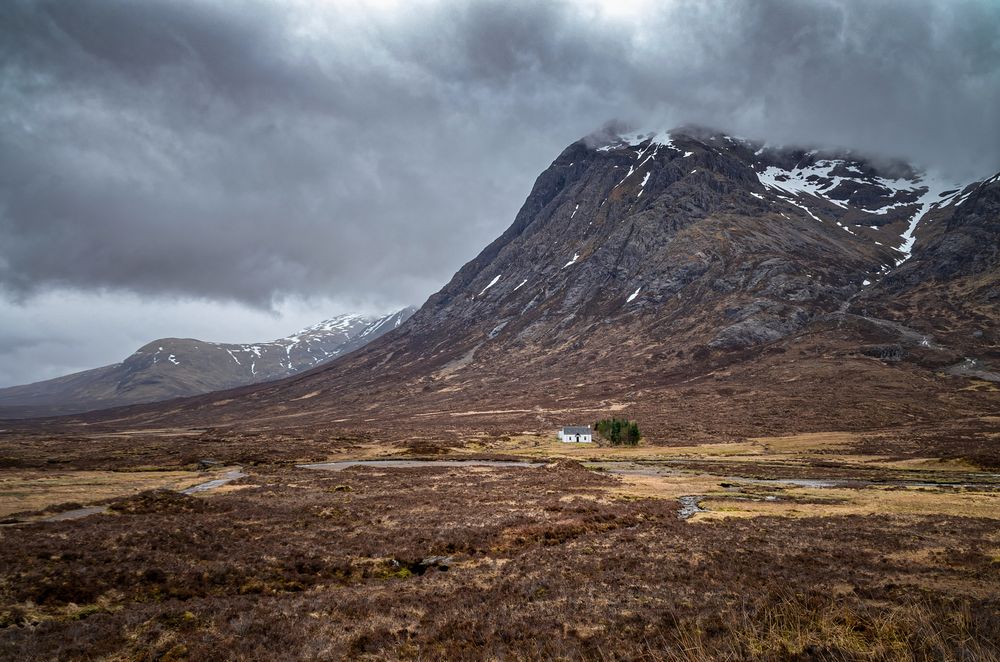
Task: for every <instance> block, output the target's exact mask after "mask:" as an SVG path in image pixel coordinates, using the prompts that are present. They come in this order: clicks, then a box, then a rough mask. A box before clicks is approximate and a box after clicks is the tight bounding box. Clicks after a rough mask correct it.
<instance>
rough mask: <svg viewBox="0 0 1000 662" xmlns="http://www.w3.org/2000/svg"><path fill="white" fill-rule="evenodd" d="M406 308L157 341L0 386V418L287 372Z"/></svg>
mask: <svg viewBox="0 0 1000 662" xmlns="http://www.w3.org/2000/svg"><path fill="white" fill-rule="evenodd" d="M414 310H415V309H414V308H405V309H403V310H400V311H397V312H395V313H392V314H390V315H385V316H383V317H371V316H365V315H356V314H348V315H340V316H338V317H333V318H331V319H328V320H325V321H323V322H320V323H319V324H315V325H313V326H310V327H309V328H307V329H303V330H302V331H299V332H298V333H295V334H292V335H290V336H288V337H286V338H280V339H278V340H272V341H269V342H261V343H253V344H241V345H238V344H229V343H215V342H205V341H202V340H195V339H192V338H161V339H159V340H154V341H153V342H151V343H148V344H146V345H144V346H143V347H141V348H140V349H139V350H138V351H136V352H135V353H134V354H132V355H131V356H129V357H128V358H127V359H125V360H124V361H122V362H121V363H116V364H114V365H109V366H104V367H101V368H95V369H93V370H85V371H83V372H77V373H74V374H71V375H66V376H64V377H57V378H55V379H48V380H45V381H41V382H36V383H34V384H26V385H24V386H12V387H9V388H4V389H0V418H27V417H33V416H49V415H57V414H68V413H76V412H83V411H91V410H95V409H104V408H108V407H116V406H119V405H127V404H139V403H145V402H157V401H160V400H166V399H169V398H175V397H179V396H185V395H197V394H200V393H208V392H210V391H217V390H221V389H227V388H232V387H235V386H243V385H246V384H254V383H258V382H265V381H270V380H274V379H280V378H282V377H288V376H290V375H294V374H296V373H298V372H301V371H303V370H306V369H308V368H312V367H314V366H316V365H318V364H320V363H323V362H324V361H329V360H331V359H333V358H336V357H338V356H343V355H344V354H347V353H348V352H351V351H353V350H355V349H358V348H359V347H363V346H364V345H366V344H367V343H369V342H371V341H372V340H375V339H376V338H378V337H380V336H382V335H383V334H384V333H386V332H387V331H391V330H392V329H395V328H397V327H398V326H399V325H400V324H402V323H403V322H404V321H405V320H406V319H407V318H409V317H410V315H412V314H413V312H414Z"/></svg>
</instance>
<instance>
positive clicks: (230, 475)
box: [181, 469, 246, 495]
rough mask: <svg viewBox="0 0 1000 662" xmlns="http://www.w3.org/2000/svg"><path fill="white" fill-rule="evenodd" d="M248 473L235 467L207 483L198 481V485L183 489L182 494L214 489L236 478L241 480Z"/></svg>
mask: <svg viewBox="0 0 1000 662" xmlns="http://www.w3.org/2000/svg"><path fill="white" fill-rule="evenodd" d="M245 477H246V474H245V473H243V471H242V470H240V469H233V470H232V471H227V472H226V473H224V474H222V475H221V476H219V477H218V478H216V479H214V480H210V481H208V482H205V483H198V484H197V485H192V486H191V487H189V488H187V489H185V490H181V494H188V495H191V494H197V493H198V492H207V491H209V490H214V489H215V488H217V487H222V486H223V485H226V484H228V483H231V482H233V481H234V480H239V479H240V478H245Z"/></svg>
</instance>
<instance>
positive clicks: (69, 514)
mask: <svg viewBox="0 0 1000 662" xmlns="http://www.w3.org/2000/svg"><path fill="white" fill-rule="evenodd" d="M106 511H107V507H106V506H88V507H86V508H74V509H73V510H67V511H64V512H61V513H56V514H55V515H49V516H48V517H43V518H42V519H40V520H38V521H40V522H64V521H66V520H72V519H80V518H81V517H86V516H88V515H96V514H97V513H103V512H106Z"/></svg>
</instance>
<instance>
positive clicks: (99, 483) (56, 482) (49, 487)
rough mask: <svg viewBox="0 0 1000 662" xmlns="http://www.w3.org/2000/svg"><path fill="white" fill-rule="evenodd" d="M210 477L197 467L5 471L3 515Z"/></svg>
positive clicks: (0, 499)
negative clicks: (134, 469) (191, 468)
mask: <svg viewBox="0 0 1000 662" xmlns="http://www.w3.org/2000/svg"><path fill="white" fill-rule="evenodd" d="M207 480H211V474H209V473H207V472H194V471H3V472H0V516H7V515H11V514H13V513H18V512H26V511H38V510H44V509H46V508H48V507H50V506H55V505H57V504H64V503H79V504H90V503H95V502H98V501H104V500H107V499H113V498H116V497H122V496H127V495H129V494H137V493H139V492H143V491H146V490H155V489H164V488H166V489H172V490H181V489H184V488H187V487H191V486H192V485H197V484H198V483H202V482H205V481H207Z"/></svg>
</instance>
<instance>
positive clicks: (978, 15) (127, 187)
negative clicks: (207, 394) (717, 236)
mask: <svg viewBox="0 0 1000 662" xmlns="http://www.w3.org/2000/svg"><path fill="white" fill-rule="evenodd" d="M352 7H353V4H351V5H348V4H333V5H322V4H317V5H316V6H315V7H310V6H308V5H304V4H301V3H299V4H293V5H288V4H285V3H280V2H255V3H245V2H214V3H211V2H184V1H178V0H170V1H162V2H158V1H151V0H147V1H144V2H125V1H119V2H116V1H113V0H101V1H96V0H74V2H55V1H53V2H21V1H14V2H8V3H5V4H4V6H3V8H2V9H0V12H2V14H3V15H2V16H0V289H3V290H4V291H6V293H7V294H8V295H9V296H12V297H15V298H20V299H25V300H28V301H30V297H31V295H33V294H36V293H38V292H39V291H44V290H47V289H52V288H64V287H69V288H74V289H79V290H111V291H116V290H120V291H130V292H134V293H138V294H141V295H156V296H158V295H169V296H198V297H207V298H214V299H218V300H227V299H228V300H237V301H243V302H246V303H250V304H252V305H260V306H268V305H270V304H271V303H272V302H274V301H275V300H278V299H280V298H281V297H283V296H308V295H313V294H319V295H323V296H345V295H352V296H356V297H361V298H366V299H369V300H371V301H387V302H393V303H397V302H398V303H404V302H419V301H420V300H421V299H422V298H423V297H424V296H426V295H427V294H429V293H430V292H431V291H433V290H434V289H436V288H437V287H439V286H440V285H441V284H443V283H444V282H445V281H446V280H447V279H448V278H449V276H450V275H451V273H452V272H453V271H454V270H455V269H456V268H457V267H458V266H460V265H461V264H462V263H463V262H465V261H466V260H468V259H470V258H471V257H472V256H474V255H475V253H476V252H477V251H478V250H479V248H481V247H482V246H484V245H485V244H486V243H488V242H489V241H490V240H491V239H492V238H493V237H494V236H496V235H497V234H499V233H500V232H501V231H502V230H503V229H504V228H505V227H506V225H507V224H508V223H509V222H510V221H511V220H512V218H513V215H514V213H515V212H516V209H517V207H518V206H519V204H520V202H521V201H522V200H523V198H524V196H525V195H526V193H527V191H528V188H529V187H530V184H531V181H532V180H533V179H534V177H535V176H536V175H537V173H538V172H539V171H540V170H541V169H542V168H544V167H545V165H547V164H548V162H550V161H551V160H552V159H553V158H554V157H555V156H556V155H557V154H558V152H559V151H560V150H561V149H562V148H563V147H564V146H565V145H566V144H568V143H569V142H572V141H573V140H575V139H577V138H579V137H581V136H582V135H584V134H585V133H587V132H588V131H590V130H592V129H594V128H595V127H597V126H599V125H601V124H602V123H603V122H604V121H605V120H607V119H608V118H611V117H619V118H622V119H625V120H629V121H632V122H638V123H641V124H648V125H651V126H655V127H660V126H665V125H666V126H671V125H676V124H680V123H686V122H697V123H700V124H707V125H714V126H718V127H720V128H723V129H727V130H730V131H733V132H736V133H740V134H743V135H748V136H751V137H757V138H763V139H768V140H771V141H776V142H786V143H806V144H820V145H823V144H830V145H839V146H844V147H853V148H860V149H864V150H867V151H870V152H876V153H883V154H886V155H890V156H902V157H908V158H911V159H915V160H917V161H919V162H923V163H926V164H929V165H936V166H939V167H943V168H948V169H951V170H953V171H962V174H965V173H968V172H974V173H976V174H982V173H985V172H986V171H988V170H990V169H993V170H996V169H997V168H1000V125H998V123H997V122H996V112H997V108H1000V5H998V4H997V3H994V2H986V1H984V2H961V1H954V2H948V3H942V2H930V1H925V2H922V1H920V0H897V1H892V2H890V1H873V2H853V1H847V0H841V1H835V0H827V1H820V0H817V1H814V2H805V1H795V0H781V1H778V0H773V1H765V2H756V3H750V2H735V1H733V2H721V1H715V2H713V1H708V2H705V1H702V0H679V1H677V2H667V3H649V4H648V5H645V6H643V7H640V8H639V9H638V10H637V11H636V13H635V14H634V15H631V16H629V15H619V14H613V15H610V16H607V15H604V14H602V13H601V12H600V11H598V10H596V9H595V5H594V4H593V3H584V4H580V5H574V4H570V3H562V2H560V3H537V2H510V1H507V2H473V3H465V2H455V3H441V4H437V3H429V4H423V3H421V4H419V5H416V6H415V5H414V4H413V3H402V4H400V5H399V6H398V8H397V9H396V10H395V11H390V10H382V11H377V10H360V9H353V8H352Z"/></svg>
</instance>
